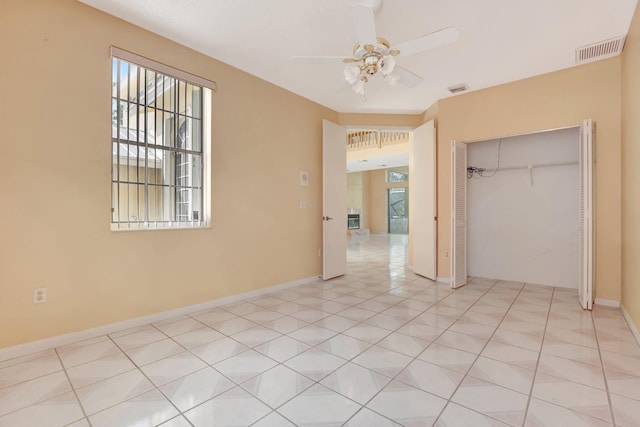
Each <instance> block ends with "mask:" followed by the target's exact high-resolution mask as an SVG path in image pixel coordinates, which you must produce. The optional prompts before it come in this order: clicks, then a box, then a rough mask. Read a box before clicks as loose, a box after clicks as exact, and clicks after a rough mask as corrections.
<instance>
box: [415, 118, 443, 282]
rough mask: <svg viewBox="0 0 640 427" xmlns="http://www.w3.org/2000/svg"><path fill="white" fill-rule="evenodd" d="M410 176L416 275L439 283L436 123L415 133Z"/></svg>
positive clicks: (424, 126)
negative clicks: (437, 277) (437, 270)
mask: <svg viewBox="0 0 640 427" xmlns="http://www.w3.org/2000/svg"><path fill="white" fill-rule="evenodd" d="M409 176H410V180H409V218H411V230H409V233H410V234H411V238H412V241H413V272H414V273H416V274H419V275H421V276H425V277H428V278H429V279H431V280H436V230H437V227H436V129H435V126H434V122H433V120H431V121H429V122H427V123H425V124H423V125H422V126H420V127H419V128H417V129H415V130H414V131H413V138H412V139H411V142H410V145H409Z"/></svg>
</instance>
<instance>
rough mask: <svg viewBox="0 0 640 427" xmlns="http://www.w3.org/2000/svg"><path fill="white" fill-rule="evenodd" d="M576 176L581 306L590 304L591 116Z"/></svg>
mask: <svg viewBox="0 0 640 427" xmlns="http://www.w3.org/2000/svg"><path fill="white" fill-rule="evenodd" d="M578 175H579V180H580V182H579V185H580V194H579V197H580V200H579V212H578V215H579V216H578V254H579V256H578V299H579V301H580V305H581V306H582V308H584V309H586V310H591V308H592V307H593V218H592V213H593V126H592V122H591V119H587V120H585V121H584V122H583V124H582V128H581V129H580V142H579V162H578Z"/></svg>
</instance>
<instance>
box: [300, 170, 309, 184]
mask: <svg viewBox="0 0 640 427" xmlns="http://www.w3.org/2000/svg"><path fill="white" fill-rule="evenodd" d="M300 185H301V186H303V187H308V186H309V172H300Z"/></svg>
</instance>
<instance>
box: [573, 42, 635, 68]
mask: <svg viewBox="0 0 640 427" xmlns="http://www.w3.org/2000/svg"><path fill="white" fill-rule="evenodd" d="M623 46H624V36H621V37H616V38H613V39H609V40H604V41H601V42H598V43H593V44H590V45H587V46H582V47H579V48H578V49H576V64H586V63H587V62H593V61H599V60H601V59H605V58H611V57H612V56H618V55H620V54H621V53H622V47H623Z"/></svg>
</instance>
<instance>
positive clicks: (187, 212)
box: [111, 57, 209, 230]
mask: <svg viewBox="0 0 640 427" xmlns="http://www.w3.org/2000/svg"><path fill="white" fill-rule="evenodd" d="M112 76H113V78H112V95H111V97H112V101H111V105H112V109H111V121H112V123H111V124H112V134H111V139H112V168H111V183H112V185H111V224H112V229H116V230H120V229H125V230H126V229H154V228H184V227H204V226H207V223H206V220H207V215H206V212H205V209H208V206H205V193H204V183H205V172H206V171H205V165H206V163H207V162H206V159H205V150H204V148H205V144H204V143H203V134H204V132H203V126H204V117H203V111H204V110H205V109H206V110H208V108H205V107H206V106H205V105H204V103H205V100H208V99H209V98H208V96H205V95H206V94H205V91H207V90H209V89H208V88H205V87H202V86H198V85H196V84H193V83H190V82H188V81H186V80H183V79H180V78H177V77H173V76H171V75H169V74H166V73H162V72H159V71H155V70H153V69H151V68H146V67H143V66H141V65H137V64H135V63H133V62H130V61H125V60H123V59H120V58H117V57H113V59H112Z"/></svg>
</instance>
